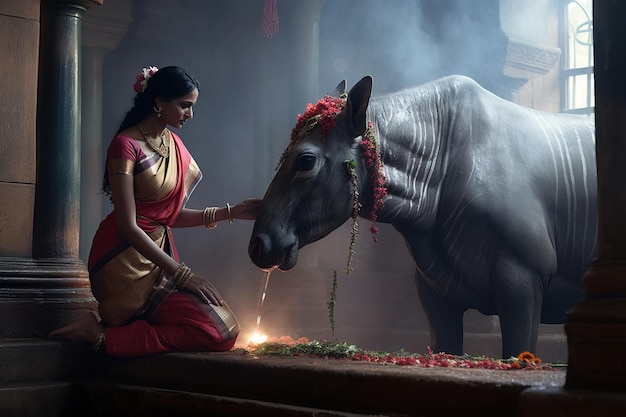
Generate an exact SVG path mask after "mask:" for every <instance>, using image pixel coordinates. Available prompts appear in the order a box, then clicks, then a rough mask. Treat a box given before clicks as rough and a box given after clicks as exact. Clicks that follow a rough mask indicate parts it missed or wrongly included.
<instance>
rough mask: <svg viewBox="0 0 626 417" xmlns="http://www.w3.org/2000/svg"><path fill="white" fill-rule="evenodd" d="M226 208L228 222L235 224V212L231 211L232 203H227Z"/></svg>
mask: <svg viewBox="0 0 626 417" xmlns="http://www.w3.org/2000/svg"><path fill="white" fill-rule="evenodd" d="M226 209H227V210H228V223H229V224H233V223H234V220H233V214H232V213H231V212H230V204H228V203H226Z"/></svg>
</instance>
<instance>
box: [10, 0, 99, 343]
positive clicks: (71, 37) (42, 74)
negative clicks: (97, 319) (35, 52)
mask: <svg viewBox="0 0 626 417" xmlns="http://www.w3.org/2000/svg"><path fill="white" fill-rule="evenodd" d="M101 3H102V0H92V1H87V0H82V1H81V0H74V1H60V0H45V1H42V4H41V19H40V21H41V24H40V31H39V34H40V36H39V42H40V44H39V51H40V53H39V86H38V91H37V114H36V150H37V152H36V163H35V165H36V170H37V171H36V175H35V192H34V212H31V213H32V214H33V216H34V217H31V218H32V224H33V229H32V257H27V256H25V257H19V258H18V257H10V258H0V338H24V337H35V336H36V337H41V336H43V335H45V334H46V333H47V332H48V331H49V330H50V329H51V328H54V327H58V326H59V325H60V324H61V323H66V322H67V321H68V320H69V318H70V317H73V316H76V315H77V314H79V313H80V312H82V311H84V310H91V309H93V308H94V307H95V300H94V298H93V296H92V294H91V290H90V287H89V280H88V278H87V271H86V268H85V266H84V264H83V263H82V262H81V261H80V260H79V259H78V229H79V223H78V214H79V201H78V200H79V182H80V172H79V170H80V163H79V155H80V146H79V139H80V136H79V134H80V114H79V109H80V88H79V82H80V60H79V57H80V54H79V45H80V22H81V16H82V13H83V12H84V11H85V10H86V8H87V7H89V6H90V5H92V4H101ZM22 70H24V69H22ZM24 215H26V214H24Z"/></svg>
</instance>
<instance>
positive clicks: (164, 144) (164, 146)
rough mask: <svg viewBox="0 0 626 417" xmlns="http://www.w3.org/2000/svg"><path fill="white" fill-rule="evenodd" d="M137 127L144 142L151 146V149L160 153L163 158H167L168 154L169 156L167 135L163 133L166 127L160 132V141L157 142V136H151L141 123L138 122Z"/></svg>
mask: <svg viewBox="0 0 626 417" xmlns="http://www.w3.org/2000/svg"><path fill="white" fill-rule="evenodd" d="M137 127H138V128H139V131H140V132H141V134H142V135H143V138H144V139H145V140H146V143H147V144H148V146H150V148H152V150H153V151H155V152H156V153H158V154H159V155H161V156H162V157H163V158H167V157H168V156H170V145H169V143H168V140H167V136H166V135H165V132H166V131H167V129H165V130H163V132H161V135H160V137H161V143H160V144H157V138H153V137H152V136H150V135H149V134H148V130H147V129H146V127H145V126H144V125H143V123H139V124H138V125H137Z"/></svg>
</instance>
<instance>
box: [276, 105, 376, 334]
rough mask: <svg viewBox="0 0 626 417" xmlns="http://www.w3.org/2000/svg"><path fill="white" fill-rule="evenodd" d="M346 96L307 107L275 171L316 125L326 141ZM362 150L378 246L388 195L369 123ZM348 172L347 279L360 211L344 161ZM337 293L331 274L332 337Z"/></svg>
mask: <svg viewBox="0 0 626 417" xmlns="http://www.w3.org/2000/svg"><path fill="white" fill-rule="evenodd" d="M346 99H347V95H346V94H342V95H341V96H340V97H331V96H325V97H324V98H322V99H320V100H319V101H318V102H317V104H315V105H313V104H312V103H309V104H307V106H306V110H305V112H304V114H299V115H298V119H297V122H296V125H295V127H294V128H293V129H292V131H291V140H290V142H289V145H288V146H287V148H286V149H285V151H284V152H283V153H282V155H281V157H280V160H279V162H278V166H277V169H278V167H280V165H282V163H283V162H284V160H285V158H286V157H287V155H288V154H289V153H290V152H291V149H292V147H293V145H294V143H295V142H297V141H298V140H299V139H302V138H303V137H305V136H306V135H308V134H309V133H310V132H311V130H312V129H313V128H314V127H315V126H317V125H319V126H320V129H321V133H322V142H324V141H326V139H327V138H328V134H329V132H330V131H331V130H332V129H333V128H334V127H335V125H336V120H335V118H336V117H337V115H338V114H339V113H340V112H341V110H342V109H343V108H344V107H345V105H346ZM359 147H360V148H361V151H362V154H363V157H364V162H365V166H366V168H367V170H368V172H369V173H370V180H371V182H372V205H371V209H370V212H369V213H368V215H367V218H368V219H369V220H371V221H372V226H371V227H370V232H371V233H372V236H373V240H374V242H378V239H377V234H378V228H377V227H376V224H375V222H376V217H377V212H378V211H379V210H380V209H381V208H382V207H383V205H384V198H385V196H386V195H387V187H385V174H384V172H383V164H382V162H381V160H380V148H379V143H378V138H377V137H376V131H375V130H374V126H373V125H372V122H369V121H368V122H367V128H366V130H365V134H364V135H363V137H362V138H361V141H360V142H359ZM344 162H345V164H346V167H347V169H348V174H349V175H350V178H351V182H352V193H353V203H352V215H351V217H352V230H351V236H350V246H349V252H348V262H347V265H346V269H345V272H346V274H347V275H349V274H350V273H351V272H352V259H353V257H354V246H355V244H356V239H357V236H358V234H359V229H358V220H357V219H358V215H359V210H360V209H361V204H360V203H359V185H358V181H357V175H356V162H355V161H354V160H351V159H349V160H346V161H344ZM336 290H337V271H334V273H333V285H332V291H331V293H330V301H329V302H328V303H327V305H328V311H329V319H330V325H331V331H332V334H333V336H334V334H335V320H334V307H335V302H336Z"/></svg>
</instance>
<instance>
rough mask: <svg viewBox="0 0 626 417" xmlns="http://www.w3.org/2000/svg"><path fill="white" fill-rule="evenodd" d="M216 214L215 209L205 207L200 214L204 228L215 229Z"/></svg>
mask: <svg viewBox="0 0 626 417" xmlns="http://www.w3.org/2000/svg"><path fill="white" fill-rule="evenodd" d="M216 214H217V207H207V208H205V209H204V211H203V212H202V220H203V222H204V227H206V228H207V229H211V230H212V229H215V228H216V227H217V220H216V218H215V215H216Z"/></svg>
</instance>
